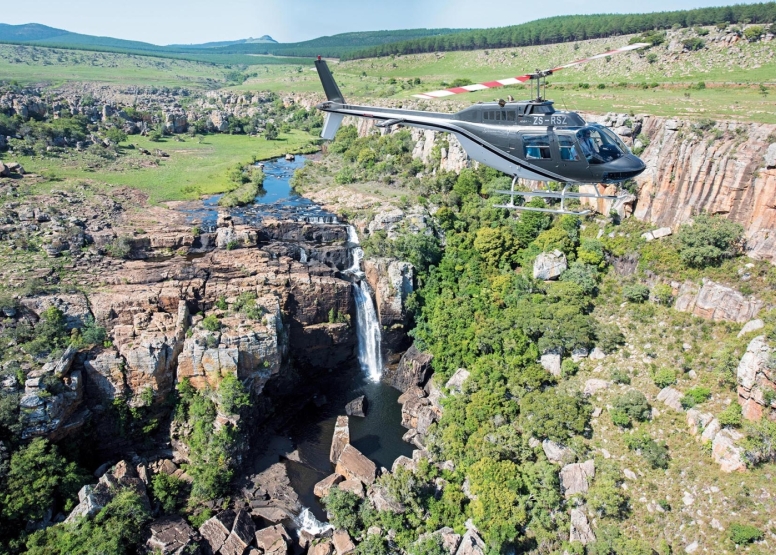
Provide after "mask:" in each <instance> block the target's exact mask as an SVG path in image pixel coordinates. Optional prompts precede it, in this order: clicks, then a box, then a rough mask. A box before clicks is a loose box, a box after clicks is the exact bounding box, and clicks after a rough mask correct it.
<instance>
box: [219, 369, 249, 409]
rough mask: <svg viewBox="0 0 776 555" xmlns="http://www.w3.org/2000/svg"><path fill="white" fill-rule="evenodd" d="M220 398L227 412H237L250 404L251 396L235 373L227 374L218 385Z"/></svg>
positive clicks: (220, 402) (222, 407) (222, 406)
mask: <svg viewBox="0 0 776 555" xmlns="http://www.w3.org/2000/svg"><path fill="white" fill-rule="evenodd" d="M218 400H219V404H220V405H221V409H222V410H223V411H224V412H225V413H226V414H236V413H237V412H239V410H240V409H241V408H243V407H247V406H250V404H251V397H250V394H249V393H248V391H246V389H245V386H244V385H243V384H242V382H241V381H240V380H239V379H237V376H235V375H234V374H227V375H226V376H224V377H223V379H222V380H221V383H220V384H219V386H218Z"/></svg>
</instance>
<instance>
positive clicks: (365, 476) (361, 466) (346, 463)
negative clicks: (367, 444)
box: [335, 444, 377, 485]
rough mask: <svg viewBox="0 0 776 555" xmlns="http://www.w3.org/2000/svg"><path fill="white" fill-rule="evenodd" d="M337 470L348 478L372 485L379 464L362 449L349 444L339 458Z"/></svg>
mask: <svg viewBox="0 0 776 555" xmlns="http://www.w3.org/2000/svg"><path fill="white" fill-rule="evenodd" d="M335 472H336V473H337V474H339V475H341V476H344V477H345V478H346V479H347V480H359V481H361V482H363V483H364V484H366V485H371V484H372V483H373V482H374V481H375V478H376V477H377V466H375V463H373V462H372V461H370V460H369V459H368V458H366V457H365V456H364V455H363V454H361V451H359V450H358V449H356V448H355V447H353V446H352V445H350V444H348V445H346V446H345V448H344V449H343V450H342V454H340V456H339V459H338V460H337V467H336V470H335Z"/></svg>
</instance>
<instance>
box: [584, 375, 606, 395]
mask: <svg viewBox="0 0 776 555" xmlns="http://www.w3.org/2000/svg"><path fill="white" fill-rule="evenodd" d="M608 387H609V382H607V381H606V380H601V379H598V378H591V379H589V380H587V381H586V382H585V388H584V390H583V391H582V392H583V393H584V394H585V395H586V396H588V397H590V396H591V395H595V394H596V393H598V392H599V391H602V390H604V389H607V388H608Z"/></svg>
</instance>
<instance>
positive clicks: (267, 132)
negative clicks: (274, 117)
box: [264, 122, 279, 141]
mask: <svg viewBox="0 0 776 555" xmlns="http://www.w3.org/2000/svg"><path fill="white" fill-rule="evenodd" d="M278 135H279V133H278V128H277V127H275V124H274V123H271V122H269V123H267V125H266V126H265V127H264V138H265V139H267V140H268V141H274V140H276V139H277V138H278Z"/></svg>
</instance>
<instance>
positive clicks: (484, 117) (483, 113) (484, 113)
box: [482, 112, 488, 121]
mask: <svg viewBox="0 0 776 555" xmlns="http://www.w3.org/2000/svg"><path fill="white" fill-rule="evenodd" d="M482 121H488V112H482Z"/></svg>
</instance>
